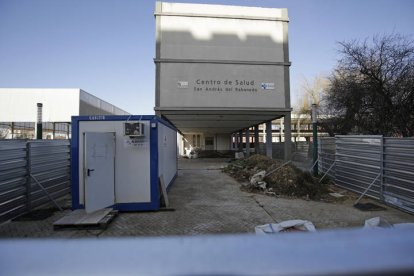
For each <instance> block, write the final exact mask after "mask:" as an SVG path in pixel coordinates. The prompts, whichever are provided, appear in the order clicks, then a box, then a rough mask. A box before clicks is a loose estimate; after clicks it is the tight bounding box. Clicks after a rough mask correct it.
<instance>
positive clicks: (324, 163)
mask: <svg viewBox="0 0 414 276" xmlns="http://www.w3.org/2000/svg"><path fill="white" fill-rule="evenodd" d="M335 152H336V146H335V137H325V138H320V139H319V141H318V156H319V157H318V159H319V161H318V170H319V173H326V172H328V170H329V168H331V166H332V165H333V164H334V162H335ZM327 175H328V176H329V177H330V178H331V179H332V180H334V179H335V166H333V167H332V168H331V169H330V170H329V172H328V174H327Z"/></svg>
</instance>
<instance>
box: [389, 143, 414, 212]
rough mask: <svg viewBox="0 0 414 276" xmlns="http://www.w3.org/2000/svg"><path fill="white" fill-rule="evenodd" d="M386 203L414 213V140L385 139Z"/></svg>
mask: <svg viewBox="0 0 414 276" xmlns="http://www.w3.org/2000/svg"><path fill="white" fill-rule="evenodd" d="M383 160H384V172H383V195H384V200H385V202H387V203H389V204H392V205H395V206H397V207H399V208H402V209H405V210H407V211H409V212H414V138H384V158H383Z"/></svg>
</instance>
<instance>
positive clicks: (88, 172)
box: [87, 169, 95, 176]
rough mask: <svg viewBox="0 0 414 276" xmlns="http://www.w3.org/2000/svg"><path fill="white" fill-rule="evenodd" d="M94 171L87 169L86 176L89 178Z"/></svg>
mask: <svg viewBox="0 0 414 276" xmlns="http://www.w3.org/2000/svg"><path fill="white" fill-rule="evenodd" d="M94 170H95V169H88V171H87V175H88V176H90V175H91V172H93V171H94Z"/></svg>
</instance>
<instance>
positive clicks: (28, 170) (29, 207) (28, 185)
mask: <svg viewBox="0 0 414 276" xmlns="http://www.w3.org/2000/svg"><path fill="white" fill-rule="evenodd" d="M31 155H32V149H31V143H30V142H29V141H26V209H27V211H28V212H30V211H31V210H32V177H31V174H32V159H31Z"/></svg>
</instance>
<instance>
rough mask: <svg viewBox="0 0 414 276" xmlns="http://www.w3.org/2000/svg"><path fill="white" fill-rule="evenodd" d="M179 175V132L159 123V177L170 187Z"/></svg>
mask: <svg viewBox="0 0 414 276" xmlns="http://www.w3.org/2000/svg"><path fill="white" fill-rule="evenodd" d="M176 173H177V132H176V131H175V130H173V129H171V128H169V127H167V126H165V125H163V124H161V123H158V176H161V175H163V177H164V182H165V185H166V186H167V187H168V186H169V185H170V184H171V183H170V182H171V180H172V179H173V178H174V176H175V174H176Z"/></svg>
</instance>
